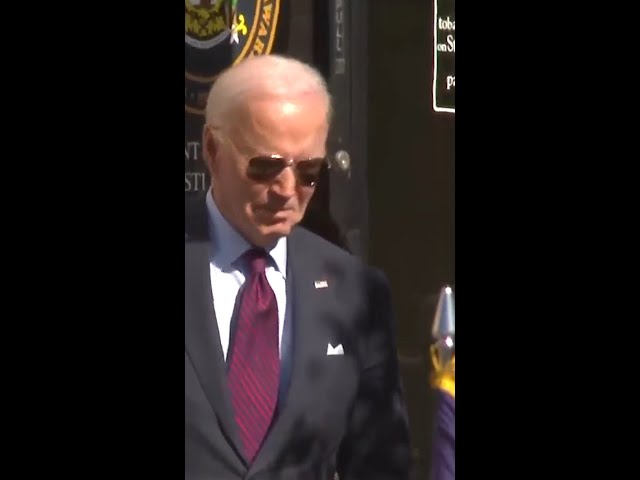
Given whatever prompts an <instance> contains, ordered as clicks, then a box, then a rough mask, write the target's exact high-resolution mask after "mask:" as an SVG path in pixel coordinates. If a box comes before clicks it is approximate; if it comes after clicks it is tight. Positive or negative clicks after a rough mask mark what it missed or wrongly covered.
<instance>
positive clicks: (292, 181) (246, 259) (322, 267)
mask: <svg viewBox="0 0 640 480" xmlns="http://www.w3.org/2000/svg"><path fill="white" fill-rule="evenodd" d="M330 116H331V106H330V97H329V94H328V93H327V88H326V85H325V82H324V80H323V78H322V77H321V76H320V75H319V74H318V73H317V72H316V71H315V70H314V69H313V68H311V67H310V66H308V65H305V64H303V63H301V62H298V61H296V60H293V59H287V58H284V57H280V56H275V55H268V56H256V57H252V58H249V59H247V60H245V61H243V62H241V63H240V64H238V65H236V66H234V67H231V68H230V69H228V70H226V71H225V72H223V73H222V74H221V75H220V76H219V77H218V79H217V80H216V82H215V84H214V86H213V88H212V89H211V92H210V95H209V99H208V104H207V108H206V126H205V129H204V136H203V152H204V156H205V159H206V162H207V166H208V168H209V171H210V173H211V179H212V182H211V183H212V188H211V189H210V191H209V192H207V194H206V195H205V196H204V197H202V198H201V199H199V200H198V202H197V203H196V204H195V205H190V206H188V207H189V208H187V221H186V225H187V231H186V233H185V479H186V480H196V479H197V480H200V479H211V480H213V479H215V480H231V479H255V480H272V479H273V480H287V479H291V480H294V479H295V480H303V479H309V480H311V479H323V480H325V479H333V478H336V477H337V476H339V478H340V479H341V480H354V479H363V480H375V479H389V480H402V479H406V478H408V476H409V462H410V448H409V430H408V426H407V418H406V409H405V405H404V400H403V397H402V390H401V384H400V380H399V374H398V363H397V355H396V347H395V337H394V327H393V313H392V305H391V298H390V293H389V287H388V285H387V283H386V280H385V278H384V276H383V275H382V274H381V273H380V272H378V271H376V270H374V269H372V268H370V267H367V266H365V265H364V264H362V263H361V262H360V261H359V260H358V259H357V258H355V257H353V256H351V255H349V254H348V253H347V252H345V251H343V250H341V249H339V248H338V247H336V246H334V245H332V244H330V243H329V242H327V241H325V240H323V239H322V238H320V237H318V236H316V235H314V234H312V233H311V232H309V231H307V230H305V229H303V228H302V227H300V226H296V225H297V224H298V223H299V222H300V220H301V219H302V218H303V215H304V213H305V209H306V207H307V205H308V203H309V200H310V199H311V197H312V195H313V193H314V188H315V185H316V182H317V181H318V178H319V175H320V174H321V172H322V170H323V169H324V168H326V166H327V164H326V151H325V142H326V139H327V132H328V129H329V122H330Z"/></svg>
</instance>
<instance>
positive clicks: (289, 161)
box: [204, 124, 331, 188]
mask: <svg viewBox="0 0 640 480" xmlns="http://www.w3.org/2000/svg"><path fill="white" fill-rule="evenodd" d="M204 128H205V129H208V130H210V131H211V133H212V134H214V136H216V135H215V134H216V133H217V132H218V131H219V129H218V128H217V127H215V126H213V125H210V124H205V127H204ZM223 138H224V140H226V142H227V143H229V144H230V145H231V146H232V147H233V149H234V150H235V151H236V152H237V153H238V154H240V155H241V156H243V157H245V158H246V159H247V160H248V161H247V167H246V169H247V171H248V170H249V164H250V163H251V161H252V160H254V159H256V158H269V159H273V160H284V167H283V168H282V169H281V170H280V171H279V172H278V173H277V175H275V176H274V177H273V178H272V179H270V180H262V182H265V181H273V180H275V179H276V178H277V177H278V175H280V174H281V173H282V172H283V171H284V170H285V169H286V168H289V167H294V168H293V174H294V175H295V177H296V181H297V182H299V183H300V185H302V186H303V187H307V188H315V187H316V186H317V183H318V182H317V181H316V182H312V183H311V184H306V183H304V182H302V181H300V177H299V174H298V171H297V169H296V168H295V166H296V165H297V164H298V163H299V162H306V161H309V160H320V159H322V161H323V163H324V165H326V166H327V169H328V170H330V169H331V161H330V160H329V156H324V157H307V158H303V159H300V160H298V161H297V162H296V160H295V159H294V158H286V157H284V156H282V155H279V154H275V153H274V154H265V155H253V156H248V155H246V154H243V153H242V152H241V151H240V150H239V149H238V147H237V146H236V144H235V142H234V141H233V139H232V138H231V137H229V136H228V135H224V137H223ZM247 175H248V174H247ZM248 177H249V178H251V176H249V175H248ZM252 181H255V182H258V183H260V182H261V181H260V180H254V179H252Z"/></svg>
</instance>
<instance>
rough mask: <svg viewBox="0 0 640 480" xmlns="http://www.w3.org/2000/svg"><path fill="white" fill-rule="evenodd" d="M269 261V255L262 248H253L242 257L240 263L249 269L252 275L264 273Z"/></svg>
mask: <svg viewBox="0 0 640 480" xmlns="http://www.w3.org/2000/svg"><path fill="white" fill-rule="evenodd" d="M268 259H269V254H268V253H267V252H265V251H264V249H262V248H251V249H249V250H247V251H246V252H244V253H243V254H242V255H241V256H240V261H242V262H243V263H244V264H245V265H247V266H248V267H249V269H250V272H251V273H263V272H264V271H265V269H266V268H267V262H268Z"/></svg>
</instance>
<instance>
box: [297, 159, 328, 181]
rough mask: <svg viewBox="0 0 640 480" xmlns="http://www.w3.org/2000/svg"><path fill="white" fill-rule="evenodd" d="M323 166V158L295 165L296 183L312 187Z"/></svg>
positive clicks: (318, 177)
mask: <svg viewBox="0 0 640 480" xmlns="http://www.w3.org/2000/svg"><path fill="white" fill-rule="evenodd" d="M324 165H325V161H324V159H323V158H314V159H311V160H303V161H300V162H298V163H297V164H296V174H297V175H298V181H299V182H300V183H301V184H302V185H306V186H313V185H315V184H316V183H318V180H319V179H320V175H321V174H322V169H323V167H324Z"/></svg>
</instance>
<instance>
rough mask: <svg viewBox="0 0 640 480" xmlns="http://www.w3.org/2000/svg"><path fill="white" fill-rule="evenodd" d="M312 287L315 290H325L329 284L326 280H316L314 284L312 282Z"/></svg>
mask: <svg viewBox="0 0 640 480" xmlns="http://www.w3.org/2000/svg"><path fill="white" fill-rule="evenodd" d="M313 286H314V287H316V288H327V287H328V286H329V284H328V283H327V281H326V280H316V281H315V282H313Z"/></svg>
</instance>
